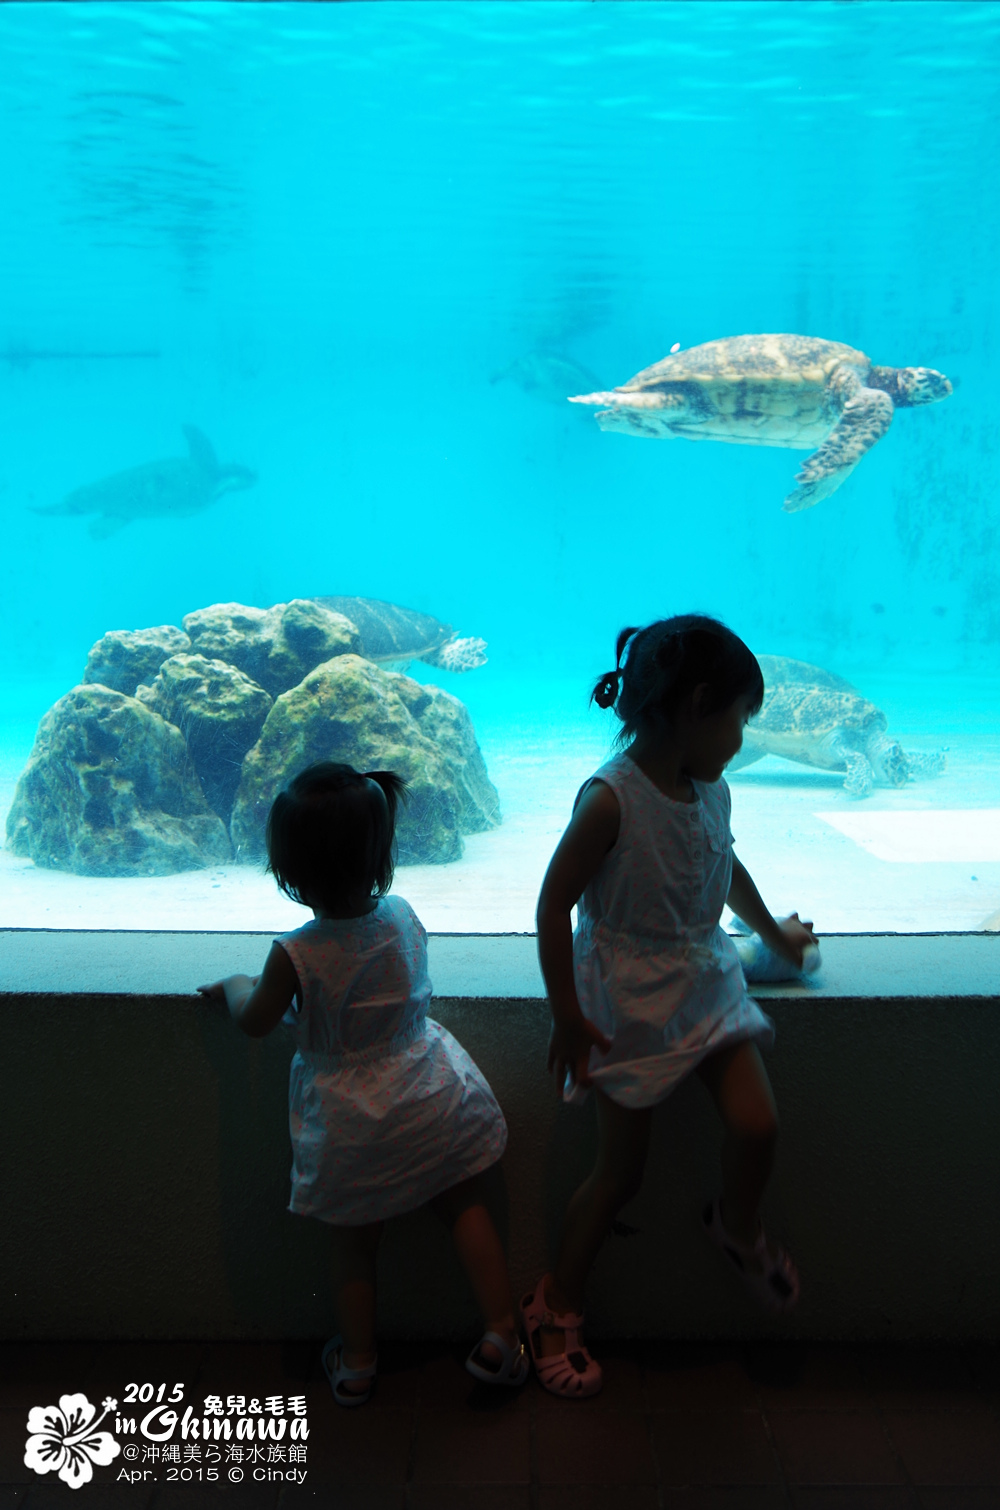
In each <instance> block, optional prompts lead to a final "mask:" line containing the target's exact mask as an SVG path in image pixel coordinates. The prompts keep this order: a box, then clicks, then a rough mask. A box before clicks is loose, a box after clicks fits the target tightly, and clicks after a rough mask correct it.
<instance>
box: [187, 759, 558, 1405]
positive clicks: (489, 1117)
mask: <svg viewBox="0 0 1000 1510" xmlns="http://www.w3.org/2000/svg"><path fill="white" fill-rule="evenodd" d="M403 788H404V783H403V782H402V781H401V780H400V778H399V777H398V776H396V775H394V774H393V773H392V772H391V771H368V772H364V773H361V772H358V771H355V770H354V769H353V767H351V766H348V765H335V764H332V763H326V764H322V765H315V766H312V767H310V768H309V769H308V770H306V771H303V772H302V774H301V775H299V776H297V777H296V778H295V780H294V781H293V782H292V783H291V784H290V786H289V787H288V789H287V791H285V792H282V793H281V794H280V795H279V796H278V797H277V798H276V799H275V802H274V806H273V807H272V808H271V813H270V816H269V818H268V822H267V853H268V862H269V863H268V868H269V870H270V871H271V872H272V873H273V875H274V877H275V880H276V881H277V883H278V885H279V886H280V888H281V890H282V891H284V892H285V893H286V894H287V895H288V896H290V897H291V898H292V899H293V900H294V901H296V902H301V903H303V905H304V906H306V907H311V908H312V911H313V921H312V922H310V923H306V925H305V926H304V927H303V928H298V929H296V931H295V932H294V933H289V934H286V935H285V936H284V937H282V938H279V939H277V940H276V941H275V943H274V944H273V945H272V946H271V952H270V954H269V955H268V957H267V960H266V962H265V964H264V970H263V973H262V974H261V975H260V976H259V977H258V978H257V979H256V980H251V979H250V978H249V977H248V976H245V975H234V976H230V977H229V978H228V979H227V980H224V981H217V982H216V983H215V984H214V985H211V986H202V987H200V988H199V989H200V990H201V991H202V992H203V993H204V994H206V995H208V996H211V997H213V998H215V999H217V1000H222V999H224V1000H225V1001H226V1003H227V1005H228V1007H229V1010H230V1013H231V1014H232V1016H233V1018H234V1020H235V1021H236V1023H237V1024H238V1025H239V1026H240V1027H241V1028H242V1029H243V1031H244V1032H245V1033H249V1034H250V1035H251V1036H252V1037H255V1038H257V1037H262V1036H263V1035H264V1034H265V1033H270V1032H271V1030H272V1029H273V1028H275V1027H277V1025H278V1023H279V1022H281V1021H282V1020H284V1021H285V1022H286V1023H288V1024H289V1025H290V1026H291V1028H292V1030H293V1032H294V1034H295V1038H296V1042H297V1045H298V1048H297V1052H296V1054H295V1057H294V1058H293V1060H292V1068H291V1081H290V1086H289V1122H290V1128H291V1139H292V1153H293V1162H292V1194H291V1200H290V1202H289V1209H290V1210H292V1211H296V1212H300V1213H302V1214H304V1215H308V1216H314V1217H318V1218H319V1219H320V1220H321V1221H324V1222H328V1223H330V1225H331V1226H332V1228H333V1254H334V1293H335V1301H336V1309H337V1314H338V1319H339V1324H340V1335H339V1336H337V1337H334V1338H332V1339H331V1340H330V1341H329V1342H328V1343H327V1344H326V1346H325V1348H324V1349H323V1368H324V1370H325V1372H326V1375H327V1377H328V1379H329V1381H330V1385H331V1388H332V1390H333V1397H334V1399H335V1400H336V1401H337V1402H338V1404H340V1405H361V1404H363V1403H364V1401H365V1400H367V1399H368V1396H369V1394H370V1392H371V1387H372V1381H373V1380H374V1377H375V1367H376V1353H375V1255H376V1250H377V1248H378V1244H379V1239H380V1238H381V1235H382V1227H383V1224H384V1222H385V1221H386V1220H387V1219H388V1218H389V1217H393V1216H398V1215H400V1214H401V1213H403V1212H406V1211H414V1210H416V1208H417V1207H419V1206H422V1205H424V1204H425V1203H430V1205H431V1207H432V1208H433V1209H434V1211H435V1212H437V1214H438V1215H439V1216H440V1217H442V1218H443V1220H444V1221H445V1222H446V1223H447V1224H448V1225H449V1226H450V1228H451V1232H452V1237H453V1240H454V1243H455V1247H456V1250H457V1252H458V1256H459V1258H460V1260H461V1262H462V1264H463V1265H464V1267H465V1270H466V1273H467V1274H468V1276H469V1279H470V1281H471V1283H472V1288H473V1290H474V1292H475V1295H476V1298H477V1300H478V1302H479V1305H480V1308H481V1309H482V1312H483V1316H484V1318H485V1320H486V1333H485V1335H484V1337H483V1338H482V1340H481V1341H480V1342H479V1344H478V1345H477V1346H476V1347H475V1348H474V1349H473V1351H472V1353H470V1355H469V1358H468V1360H467V1362H466V1367H467V1368H468V1370H469V1372H470V1373H471V1374H473V1375H474V1376H475V1377H476V1378H477V1379H479V1380H482V1381H483V1382H485V1383H490V1384H511V1385H517V1384H523V1383H524V1380H525V1379H526V1377H527V1374H528V1361H527V1357H526V1355H525V1352H524V1348H523V1346H522V1344H521V1341H520V1338H519V1336H518V1333H517V1329H516V1323H515V1316H514V1305H513V1300H512V1297H511V1292H510V1282H509V1280H508V1277H507V1265H506V1260H505V1258H504V1254H503V1249H502V1248H501V1246H500V1240H499V1238H498V1236H497V1233H496V1229H495V1227H494V1225H493V1222H492V1220H491V1218H490V1215H489V1213H488V1211H487V1209H486V1205H485V1204H484V1201H483V1196H482V1192H481V1190H480V1188H479V1182H478V1179H477V1176H479V1175H480V1174H481V1173H482V1171H484V1170H486V1169H487V1168H489V1166H490V1165H492V1164H495V1163H496V1161H497V1159H499V1157H500V1155H501V1154H502V1153H503V1150H504V1146H505V1144H506V1142H507V1127H506V1124H505V1122H504V1119H503V1115H502V1113H501V1111H500V1108H499V1106H498V1105H497V1103H496V1101H495V1099H494V1097H493V1093H492V1091H491V1090H490V1088H489V1086H488V1085H487V1083H486V1081H485V1080H484V1078H483V1076H482V1075H481V1074H480V1072H479V1070H478V1069H477V1068H476V1066H475V1064H473V1062H472V1060H471V1059H470V1058H469V1056H468V1054H467V1053H466V1052H465V1050H464V1049H463V1048H462V1047H461V1045H460V1044H459V1043H457V1042H456V1040H455V1039H454V1038H453V1037H452V1036H451V1034H450V1033H449V1032H448V1031H447V1030H446V1029H445V1028H442V1027H441V1026H440V1025H439V1024H438V1023H436V1022H433V1021H431V1019H430V1018H428V1016H427V1006H428V1003H429V1002H430V998H431V983H430V980H429V978H428V975H427V935H426V933H425V932H424V929H423V927H422V926H421V923H420V921H419V919H418V918H417V917H416V915H415V913H414V912H413V910H412V908H411V907H410V906H409V904H408V903H407V902H404V901H403V899H402V897H398V896H392V897H390V896H387V895H386V892H387V891H388V890H389V887H390V885H391V883H392V873H393V849H394V846H393V836H394V831H395V818H396V809H397V805H398V802H399V799H400V797H401V796H402V795H403Z"/></svg>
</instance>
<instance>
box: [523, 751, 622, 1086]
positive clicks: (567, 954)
mask: <svg viewBox="0 0 1000 1510" xmlns="http://www.w3.org/2000/svg"><path fill="white" fill-rule="evenodd" d="M620 819H621V814H620V812H619V808H618V799H617V797H616V796H615V794H614V792H613V791H612V790H611V788H610V787H609V786H607V785H606V784H605V783H604V782H603V781H595V782H593V783H592V784H591V785H590V786H589V787H588V788H587V790H586V791H585V792H584V794H583V796H582V797H581V798H580V801H579V802H578V803H577V806H576V810H575V812H574V813H573V816H572V818H571V819H570V823H569V827H568V828H567V830H566V832H565V833H564V834H563V836H562V838H561V839H560V841H559V845H558V847H557V849H556V852H555V854H554V855H553V856H552V860H551V862H550V864H549V868H548V870H547V871H546V872H545V880H544V881H543V882H542V890H541V895H540V896H539V898H538V959H539V963H540V965H541V967H542V975H543V976H544V978H545V989H546V992H547V994H548V998H549V1006H550V1007H551V1009H552V1037H551V1040H550V1042H549V1069H550V1070H551V1069H553V1068H554V1069H555V1070H556V1077H557V1085H558V1086H559V1089H560V1090H561V1089H562V1084H563V1080H564V1078H565V1073H566V1071H567V1069H568V1070H569V1073H570V1077H571V1079H573V1080H575V1081H576V1082H577V1084H579V1085H589V1084H590V1079H589V1076H588V1075H587V1060H588V1058H589V1056H590V1050H591V1047H592V1046H593V1045H594V1044H596V1045H597V1047H598V1048H600V1049H601V1050H602V1051H604V1052H607V1050H608V1049H609V1048H610V1043H609V1040H608V1039H607V1038H605V1037H604V1035H603V1033H601V1032H599V1031H598V1029H597V1028H595V1027H594V1026H593V1025H592V1024H591V1023H589V1022H588V1021H587V1020H586V1018H585V1017H584V1015H583V1013H582V1011H581V1010H580V1003H579V1000H578V999H577V994H576V985H575V983H574V980H573V925H572V922H571V919H570V913H571V911H572V909H573V908H574V907H575V906H576V903H577V902H578V901H579V899H580V897H581V895H582V894H583V890H584V887H585V886H586V885H587V883H588V882H589V881H591V880H592V879H593V877H594V876H595V875H596V874H597V871H598V870H599V868H600V865H601V862H602V861H603V859H604V857H605V855H606V854H607V852H608V850H609V849H611V848H612V846H613V845H614V843H615V841H616V840H617V838H618V826H619V822H620Z"/></svg>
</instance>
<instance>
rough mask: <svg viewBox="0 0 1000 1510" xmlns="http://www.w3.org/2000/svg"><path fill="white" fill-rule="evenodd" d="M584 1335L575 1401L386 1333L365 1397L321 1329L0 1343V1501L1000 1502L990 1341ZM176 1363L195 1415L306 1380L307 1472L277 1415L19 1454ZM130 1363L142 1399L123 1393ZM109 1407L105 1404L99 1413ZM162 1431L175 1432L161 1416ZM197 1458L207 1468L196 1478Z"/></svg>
mask: <svg viewBox="0 0 1000 1510" xmlns="http://www.w3.org/2000/svg"><path fill="white" fill-rule="evenodd" d="M597 1351H598V1353H599V1356H600V1358H601V1361H602V1363H603V1364H604V1368H605V1388H604V1392H603V1393H602V1394H601V1395H600V1396H598V1397H597V1399H595V1400H592V1401H586V1402H583V1403H580V1404H576V1405H574V1404H571V1403H568V1402H563V1401H559V1400H555V1399H553V1398H552V1397H550V1396H548V1395H546V1394H544V1393H543V1392H542V1391H541V1390H540V1389H539V1388H538V1386H537V1385H536V1384H535V1382H534V1380H532V1381H530V1382H529V1384H528V1385H527V1386H526V1387H525V1388H524V1389H523V1390H522V1391H520V1392H519V1393H517V1394H508V1393H506V1392H503V1393H501V1392H499V1391H492V1390H490V1389H488V1388H486V1387H484V1386H481V1385H476V1384H475V1383H474V1382H473V1381H472V1380H471V1379H470V1378H469V1377H468V1376H467V1375H466V1374H465V1372H464V1370H463V1368H462V1354H461V1352H460V1351H457V1350H453V1349H450V1348H447V1347H435V1346H422V1347H412V1348H405V1347H399V1346H396V1347H391V1346H386V1347H384V1348H383V1350H382V1356H381V1358H380V1367H379V1380H378V1387H377V1390H376V1392H375V1394H374V1395H373V1397H372V1400H371V1402H370V1403H369V1404H368V1405H366V1406H365V1407H364V1408H362V1409H360V1410H355V1411H345V1410H341V1409H338V1408H337V1407H336V1406H335V1405H334V1403H333V1401H332V1400H331V1398H330V1393H329V1389H328V1387H327V1385H326V1383H325V1381H324V1380H323V1378H322V1375H321V1373H320V1369H319V1348H318V1345H317V1346H316V1347H309V1346H307V1345H305V1344H299V1343H296V1344H288V1345H284V1346H282V1345H281V1344H260V1345H236V1344H232V1343H218V1344H201V1343H194V1344H185V1345H164V1344H155V1343H148V1344H130V1345H126V1344H103V1345H102V1344H94V1345H88V1344H82V1343H77V1344H67V1345H57V1344H23V1345H22V1344H2V1345H0V1510H13V1507H14V1506H17V1507H18V1510H22V1507H23V1510H43V1507H45V1506H48V1505H50V1504H56V1503H57V1502H58V1503H59V1504H61V1505H65V1504H68V1503H69V1502H72V1503H73V1504H74V1505H78V1506H79V1507H80V1510H102V1507H105V1506H118V1505H121V1506H129V1507H132V1510H147V1507H153V1510H161V1507H163V1506H167V1505H177V1506H178V1507H181V1510H201V1507H202V1506H205V1505H210V1504H215V1503H216V1502H218V1501H220V1500H224V1501H226V1502H227V1503H228V1504H231V1505H236V1504H238V1505H243V1504H247V1505H250V1506H257V1505H260V1506H262V1507H263V1506H267V1507H271V1510H293V1507H297V1506H300V1505H317V1506H329V1507H331V1510H460V1507H463V1510H464V1507H466V1506H468V1507H470V1510H596V1507H598V1506H600V1507H602V1510H604V1507H608V1510H611V1507H618V1506H623V1507H625V1506H627V1507H628V1510H654V1507H655V1510H681V1507H683V1510H1000V1353H998V1352H997V1351H996V1350H989V1349H976V1348H905V1347H897V1348H876V1347H854V1348H850V1347H833V1346H809V1347H805V1346H803V1347H797V1346H796V1347H792V1346H786V1345H771V1346H756V1347H749V1348H744V1347H737V1346H732V1347H725V1346H721V1347H720V1346H688V1345H678V1344H663V1345H659V1346H654V1345H645V1346H602V1347H600V1348H598V1349H597ZM178 1382H179V1383H181V1384H183V1395H184V1403H183V1404H181V1405H180V1406H179V1407H178V1410H179V1411H183V1409H184V1405H186V1404H193V1405H196V1406H197V1411H198V1416H199V1417H201V1416H202V1411H203V1404H204V1399H205V1396H206V1395H210V1394H214V1395H218V1396H220V1397H222V1399H223V1401H224V1408H225V1405H228V1398H227V1397H228V1396H230V1395H234V1396H236V1395H240V1396H243V1397H244V1398H245V1401H246V1402H247V1405H248V1406H249V1405H250V1403H251V1402H253V1401H259V1402H260V1404H261V1406H264V1407H265V1408H266V1402H267V1398H268V1397H272V1398H273V1397H275V1396H281V1397H282V1403H283V1406H284V1408H285V1412H286V1418H288V1419H290V1417H288V1414H287V1412H288V1405H287V1402H288V1397H290V1396H291V1397H299V1398H304V1402H305V1405H304V1408H305V1410H306V1412H307V1421H308V1427H309V1435H308V1441H307V1442H306V1443H305V1444H304V1445H305V1448H306V1451H305V1454H302V1452H301V1446H302V1444H301V1443H300V1449H299V1452H298V1454H297V1455H298V1459H299V1461H298V1465H296V1466H294V1472H295V1474H296V1475H300V1474H302V1473H304V1474H305V1478H304V1482H295V1483H293V1482H290V1481H289V1480H288V1479H287V1477H281V1475H285V1476H288V1475H290V1474H291V1473H292V1472H293V1465H292V1464H291V1463H290V1462H289V1457H290V1455H291V1452H290V1448H288V1447H287V1446H286V1445H285V1444H286V1442H287V1440H288V1439H287V1436H285V1435H284V1434H282V1440H281V1441H280V1442H279V1446H278V1449H277V1450H274V1447H273V1444H272V1442H271V1440H270V1438H268V1446H267V1447H266V1448H263V1447H260V1448H258V1449H257V1454H256V1457H254V1456H251V1453H250V1444H249V1443H247V1442H246V1440H245V1439H243V1442H242V1446H241V1447H240V1449H239V1451H238V1452H235V1453H234V1452H233V1450H232V1449H233V1448H234V1447H236V1446H238V1444H237V1443H236V1442H235V1440H233V1439H231V1440H230V1442H229V1444H228V1445H227V1444H226V1443H225V1442H223V1443H222V1445H221V1447H220V1448H215V1449H212V1448H209V1447H203V1446H201V1445H199V1446H198V1447H197V1449H195V1450H192V1449H191V1448H190V1446H189V1445H188V1444H189V1443H190V1442H192V1441H193V1440H194V1438H193V1436H192V1435H191V1434H189V1437H188V1439H187V1440H186V1441H185V1442H184V1444H183V1445H182V1446H181V1448H180V1452H178V1453H171V1452H168V1451H166V1450H165V1449H163V1448H162V1447H161V1448H159V1449H157V1450H156V1451H155V1452H152V1451H150V1449H151V1448H153V1447H155V1444H154V1443H152V1442H151V1441H150V1440H149V1439H148V1438H143V1437H142V1436H141V1435H140V1434H139V1433H138V1432H136V1434H135V1435H134V1436H129V1435H128V1433H127V1432H126V1433H125V1434H120V1435H119V1436H118V1437H117V1439H116V1440H117V1441H118V1444H119V1446H120V1448H121V1451H120V1452H119V1454H118V1455H117V1456H116V1457H115V1459H114V1461H113V1462H111V1463H109V1464H108V1465H106V1466H98V1467H96V1468H95V1469H94V1475H93V1480H92V1481H91V1482H90V1483H88V1484H85V1485H83V1486H82V1488H81V1489H80V1490H77V1491H74V1490H72V1489H70V1488H69V1487H67V1486H66V1485H64V1484H63V1483H60V1482H58V1481H57V1479H56V1476H55V1474H54V1473H52V1474H49V1475H47V1476H46V1477H44V1478H42V1477H39V1476H38V1475H36V1474H35V1472H34V1471H33V1470H32V1469H31V1468H28V1467H26V1466H25V1464H24V1443H25V1438H26V1435H27V1431H26V1427H27V1414H28V1411H29V1409H30V1408H31V1407H32V1406H49V1405H53V1404H55V1403H56V1401H57V1400H58V1399H59V1397H60V1396H61V1395H65V1394H73V1393H82V1394H84V1395H86V1396H87V1398H88V1400H90V1401H92V1402H94V1403H95V1405H97V1408H98V1410H100V1409H101V1406H100V1404H98V1402H101V1401H103V1400H104V1399H105V1398H106V1397H111V1398H112V1399H114V1400H116V1401H117V1413H118V1415H120V1416H123V1417H125V1418H126V1419H128V1418H129V1417H134V1418H135V1420H136V1421H137V1422H138V1421H140V1420H141V1419H142V1417H143V1415H144V1414H145V1413H146V1412H147V1411H149V1410H152V1409H153V1408H154V1406H155V1404H156V1400H155V1392H156V1391H158V1389H159V1385H160V1384H161V1383H164V1384H165V1385H166V1391H165V1393H171V1392H174V1385H175V1383H178ZM130 1384H131V1385H133V1386H135V1388H134V1389H133V1390H132V1391H130V1390H129V1385H130ZM144 1384H149V1385H151V1386H152V1391H153V1392H154V1398H153V1401H152V1402H151V1403H149V1402H147V1403H146V1404H142V1403H141V1402H140V1401H136V1402H135V1403H133V1404H126V1401H127V1399H128V1396H129V1394H130V1393H138V1392H139V1391H140V1390H142V1386H143V1385H144ZM143 1393H148V1391H143ZM299 1408H300V1409H301V1408H302V1407H301V1406H300V1407H299ZM230 1419H231V1420H235V1419H236V1418H235V1417H230ZM114 1420H115V1415H114V1412H113V1411H111V1412H109V1415H108V1417H107V1420H106V1422H105V1424H106V1425H108V1426H111V1427H113V1426H114ZM95 1424H96V1423H95ZM155 1425H156V1423H155V1422H154V1423H153V1429H155ZM171 1440H172V1441H174V1442H177V1443H178V1444H180V1443H181V1438H180V1433H179V1428H176V1427H175V1429H174V1434H173V1438H172V1439H171ZM210 1452H215V1453H217V1454H218V1458H217V1460H216V1461H217V1464H218V1466H217V1467H214V1468H212V1460H211V1459H209V1458H207V1456H206V1455H207V1454H208V1453H210ZM182 1454H183V1455H182ZM127 1456H128V1457H129V1458H130V1460H129V1461H126V1457H127ZM171 1456H173V1457H174V1461H173V1462H171V1461H170V1458H171ZM303 1456H304V1457H305V1461H304V1462H303V1461H302V1459H303ZM178 1459H179V1460H178ZM210 1468H212V1471H213V1472H215V1473H217V1474H218V1479H217V1480H214V1481H212V1482H206V1479H207V1478H208V1476H209V1470H210ZM123 1473H127V1474H132V1475H134V1476H135V1478H134V1482H132V1481H130V1480H128V1479H126V1478H122V1477H121V1475H122V1474H123ZM199 1475H200V1476H201V1477H200V1481H199Z"/></svg>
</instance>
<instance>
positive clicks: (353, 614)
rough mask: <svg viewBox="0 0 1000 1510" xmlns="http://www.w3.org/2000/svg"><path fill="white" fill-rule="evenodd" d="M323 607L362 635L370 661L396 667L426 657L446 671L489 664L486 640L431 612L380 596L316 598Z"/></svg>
mask: <svg viewBox="0 0 1000 1510" xmlns="http://www.w3.org/2000/svg"><path fill="white" fill-rule="evenodd" d="M313 601H314V602H316V603H319V604H320V606H321V607H323V608H329V609H332V611H333V612H334V613H342V614H343V615H344V617H345V618H347V619H350V621H351V623H352V624H353V625H354V627H355V628H356V629H357V631H358V633H359V634H360V636H361V654H362V655H363V656H364V657H365V659H366V660H368V661H375V662H376V663H378V662H381V663H382V664H383V665H386V664H387V665H390V666H393V667H403V666H408V665H409V663H410V662H411V661H423V662H424V663H425V664H426V665H428V666H439V667H440V668H441V669H442V670H443V671H474V670H475V669H476V667H477V666H484V665H485V664H486V656H485V654H484V652H485V650H486V641H485V640H477V639H460V638H459V636H458V635H457V634H456V633H455V632H454V630H453V629H452V627H451V625H450V624H442V623H441V621H440V620H439V619H433V618H431V616H430V614H429V613H418V612H417V610H416V609H415V608H400V607H398V606H397V604H395V603H383V602H381V601H380V599H378V598H315V599H314V600H313Z"/></svg>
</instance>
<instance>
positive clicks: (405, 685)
mask: <svg viewBox="0 0 1000 1510" xmlns="http://www.w3.org/2000/svg"><path fill="white" fill-rule="evenodd" d="M386 675H387V676H389V677H390V678H391V681H392V684H393V687H394V689H395V690H396V692H397V693H398V694H399V696H400V697H401V698H402V700H403V702H404V703H405V704H406V706H407V708H408V709H409V711H410V713H411V714H412V716H413V717H414V718H415V719H416V720H417V723H418V726H419V728H420V732H421V734H423V735H424V736H425V738H427V739H429V740H431V742H432V743H433V744H435V745H436V746H437V748H438V749H439V750H440V752H441V754H442V755H444V757H445V758H446V759H447V760H448V761H449V762H450V763H451V765H452V767H453V773H454V781H455V790H456V792H457V794H458V798H459V803H460V823H461V828H462V832H463V834H479V833H482V832H483V831H484V830H485V829H488V828H496V827H497V825H498V824H499V822H500V798H499V797H498V795H497V789H496V787H495V786H494V785H493V783H492V781H491V780H490V778H489V776H488V775H487V771H486V762H485V760H484V759H483V756H482V751H481V750H480V748H479V744H478V741H477V740H476V731H475V730H474V729H473V727H472V719H471V718H470V717H469V711H468V709H467V708H466V706H465V704H464V703H463V702H460V701H459V699H458V698H457V697H452V695H451V693H450V692H444V691H442V689H441V688H440V687H429V686H425V685H423V684H422V683H420V682H415V681H413V680H412V678H410V677H408V676H401V675H399V674H398V673H392V672H387V673H386Z"/></svg>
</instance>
